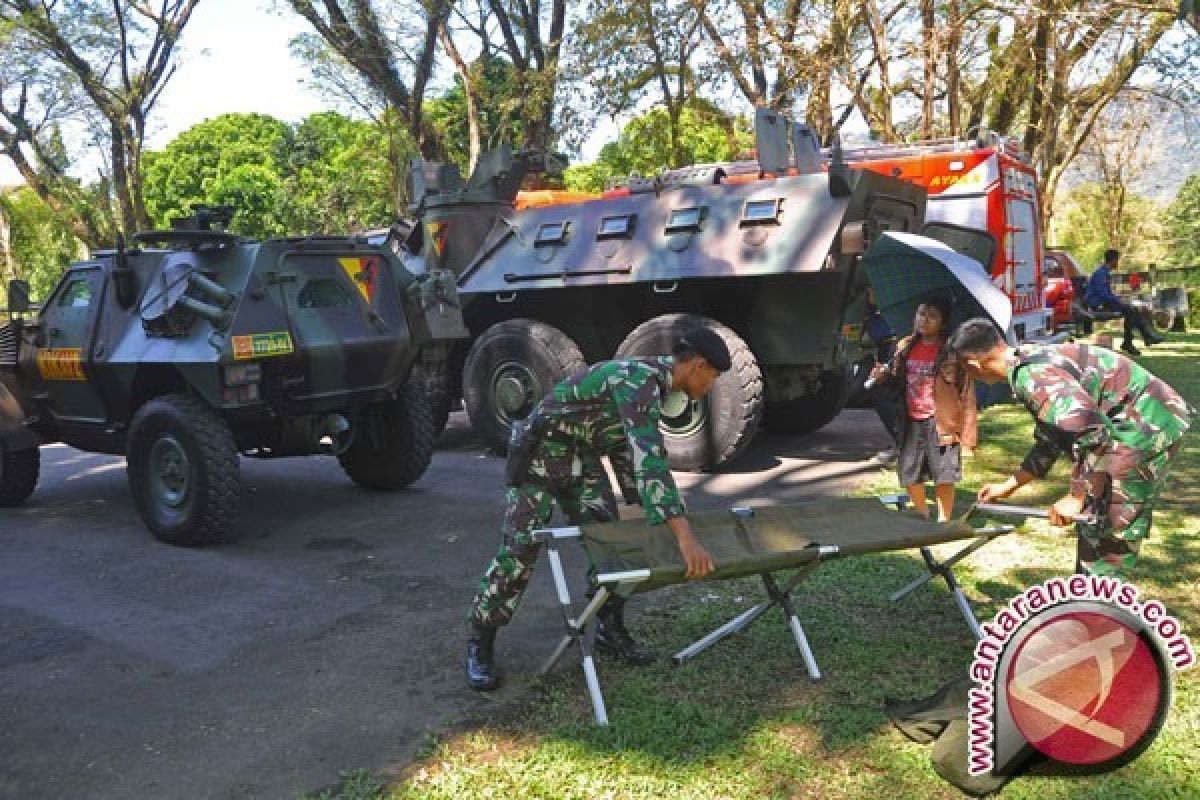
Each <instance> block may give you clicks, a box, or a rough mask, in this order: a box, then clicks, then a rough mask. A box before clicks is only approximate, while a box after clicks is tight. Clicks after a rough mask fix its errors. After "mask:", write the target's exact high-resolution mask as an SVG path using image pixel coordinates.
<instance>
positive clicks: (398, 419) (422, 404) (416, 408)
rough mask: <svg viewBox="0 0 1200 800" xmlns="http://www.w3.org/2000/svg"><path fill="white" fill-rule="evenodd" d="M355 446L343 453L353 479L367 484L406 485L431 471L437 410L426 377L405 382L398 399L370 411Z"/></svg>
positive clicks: (376, 486) (389, 487) (372, 486)
mask: <svg viewBox="0 0 1200 800" xmlns="http://www.w3.org/2000/svg"><path fill="white" fill-rule="evenodd" d="M365 414H366V415H369V419H367V420H364V423H365V424H360V426H359V428H360V429H359V430H358V431H357V432H356V434H355V436H354V443H353V444H352V445H350V449H349V450H347V451H346V452H345V453H343V454H342V455H340V456H338V461H339V462H340V463H341V465H342V469H343V470H345V472H346V474H347V475H349V476H350V480H352V481H354V482H355V483H357V484H358V485H359V486H362V487H363V488H365V489H375V490H377V491H385V492H390V491H395V490H396V489H403V488H404V487H405V486H408V485H409V484H410V483H412V482H413V481H415V480H417V479H418V478H420V477H421V476H422V475H424V474H425V470H427V469H429V463H430V461H432V460H433V443H434V440H435V439H436V438H437V436H436V435H435V434H434V432H433V415H432V412H431V411H430V408H429V397H428V395H427V394H426V393H425V387H424V384H423V382H422V381H409V382H407V383H405V384H404V385H403V386H401V387H400V391H399V392H398V393H397V394H396V398H395V399H394V400H390V401H388V402H385V403H377V404H376V405H373V406H371V407H370V408H368V409H367V410H366V412H365Z"/></svg>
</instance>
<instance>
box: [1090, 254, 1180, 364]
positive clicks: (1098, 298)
mask: <svg viewBox="0 0 1200 800" xmlns="http://www.w3.org/2000/svg"><path fill="white" fill-rule="evenodd" d="M1120 258H1121V254H1120V253H1119V252H1117V251H1116V250H1105V251H1104V263H1103V264H1101V265H1100V266H1098V267H1096V271H1095V272H1093V273H1092V276H1091V277H1090V278H1088V282H1087V291H1086V292H1085V293H1084V297H1083V302H1084V305H1086V306H1087V307H1088V308H1090V309H1092V310H1093V311H1117V312H1120V314H1121V317H1122V318H1123V319H1124V320H1125V338H1124V340H1123V341H1122V342H1121V349H1122V350H1124V351H1125V352H1126V353H1128V354H1129V355H1131V356H1140V355H1141V352H1140V351H1139V350H1138V349H1137V348H1136V347H1134V346H1133V332H1134V331H1135V330H1136V331H1137V332H1138V333H1140V334H1141V335H1142V341H1144V342H1145V343H1146V344H1147V345H1153V344H1159V343H1160V342H1164V341H1166V339H1164V338H1163V337H1162V336H1159V335H1158V334H1156V333H1155V332H1154V330H1153V329H1152V328H1151V327H1150V324H1149V323H1148V322H1147V321H1146V319H1145V318H1144V317H1143V316H1142V315H1141V314H1140V313H1138V310H1137V309H1136V308H1134V307H1133V306H1131V305H1129V303H1126V302H1124V301H1123V300H1121V298H1119V297H1117V295H1116V293H1115V292H1113V289H1112V271H1113V270H1114V269H1116V268H1117V262H1118V261H1120Z"/></svg>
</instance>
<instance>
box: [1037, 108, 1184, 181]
mask: <svg viewBox="0 0 1200 800" xmlns="http://www.w3.org/2000/svg"><path fill="white" fill-rule="evenodd" d="M1143 147H1153V148H1154V149H1155V150H1156V152H1154V153H1150V154H1149V156H1150V157H1149V158H1148V159H1147V160H1146V161H1147V166H1146V168H1145V170H1144V172H1143V174H1142V175H1141V176H1139V177H1138V179H1137V180H1135V181H1133V182H1132V183H1131V184H1130V188H1131V189H1132V190H1133V192H1134V193H1135V194H1138V195H1141V196H1142V197H1146V198H1149V199H1151V200H1153V201H1154V202H1156V203H1161V204H1163V205H1168V204H1169V203H1170V202H1171V201H1172V200H1174V199H1175V195H1176V194H1178V193H1179V187H1181V186H1183V182H1184V181H1186V180H1187V179H1188V178H1189V177H1190V176H1192V175H1195V174H1197V173H1200V108H1194V109H1193V110H1192V112H1191V114H1190V115H1189V114H1185V113H1184V112H1182V111H1177V112H1175V113H1171V114H1164V115H1163V116H1162V117H1160V118H1159V122H1158V124H1156V125H1155V127H1154V129H1153V130H1152V131H1151V132H1150V133H1149V134H1148V135H1146V136H1145V137H1143ZM1082 162H1083V159H1082V158H1081V159H1080V161H1079V162H1077V163H1076V164H1075V165H1073V166H1072V167H1071V168H1070V169H1069V170H1067V172H1066V174H1064V175H1063V180H1062V183H1061V185H1060V187H1059V192H1060V194H1059V195H1058V197H1059V198H1062V197H1064V196H1065V194H1066V193H1068V192H1070V191H1071V189H1073V188H1074V187H1076V186H1078V185H1079V184H1081V183H1086V182H1087V181H1088V180H1090V178H1089V177H1088V176H1087V172H1088V170H1087V169H1086V167H1082V166H1081V164H1082Z"/></svg>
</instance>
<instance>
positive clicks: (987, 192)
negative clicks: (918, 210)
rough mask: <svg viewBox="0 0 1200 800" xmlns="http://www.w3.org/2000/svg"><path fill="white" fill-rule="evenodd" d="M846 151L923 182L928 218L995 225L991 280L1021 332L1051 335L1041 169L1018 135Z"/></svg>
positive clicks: (868, 165)
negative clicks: (1044, 270)
mask: <svg viewBox="0 0 1200 800" xmlns="http://www.w3.org/2000/svg"><path fill="white" fill-rule="evenodd" d="M843 155H844V157H845V159H846V161H847V162H848V163H849V164H850V165H851V166H856V167H861V168H863V169H869V170H871V171H873V172H881V173H884V174H887V175H893V176H896V177H900V178H905V179H908V180H910V181H912V182H913V183H916V184H918V185H920V186H924V187H925V189H926V191H928V193H929V202H928V206H927V208H926V212H925V218H926V219H927V220H931V221H932V220H939V221H943V222H949V223H953V224H955V225H962V226H964V227H968V228H976V229H983V230H987V231H990V232H991V234H992V235H993V236H995V237H996V242H997V244H998V245H999V246H998V247H997V248H996V255H995V258H994V260H993V262H992V263H991V264H990V265H988V266H989V267H990V271H991V274H992V280H993V281H994V282H995V283H996V285H997V286H999V287H1000V288H1002V289H1003V290H1004V291H1005V292H1006V293H1007V294H1008V296H1009V297H1010V298H1012V304H1013V327H1014V329H1015V332H1016V334H1017V338H1018V339H1020V340H1024V339H1030V338H1042V337H1045V336H1048V335H1050V333H1051V332H1052V330H1053V322H1052V314H1051V311H1050V310H1049V309H1047V308H1046V303H1045V297H1044V293H1043V292H1044V285H1045V284H1044V277H1043V274H1042V252H1043V247H1042V233H1041V230H1042V226H1041V220H1040V215H1039V204H1038V194H1037V191H1038V190H1037V175H1036V173H1035V172H1034V169H1033V165H1032V163H1031V162H1030V160H1029V157H1028V156H1027V155H1025V154H1024V153H1023V152H1022V151H1021V149H1020V147H1019V145H1018V144H1017V142H1016V141H1015V140H1013V139H1009V138H1005V137H1002V136H999V135H997V134H987V135H985V136H981V137H979V138H977V139H974V140H962V139H943V140H934V141H927V142H920V143H916V144H904V145H872V146H868V147H860V148H846V149H844V150H843Z"/></svg>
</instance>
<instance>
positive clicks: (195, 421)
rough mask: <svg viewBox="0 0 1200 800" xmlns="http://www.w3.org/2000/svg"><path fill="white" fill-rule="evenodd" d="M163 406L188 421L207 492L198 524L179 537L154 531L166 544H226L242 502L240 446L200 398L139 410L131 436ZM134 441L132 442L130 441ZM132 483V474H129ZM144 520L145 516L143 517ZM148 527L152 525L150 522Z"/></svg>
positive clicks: (168, 399) (156, 402)
mask: <svg viewBox="0 0 1200 800" xmlns="http://www.w3.org/2000/svg"><path fill="white" fill-rule="evenodd" d="M160 406H169V407H171V408H172V409H174V410H175V411H176V412H177V413H178V414H179V415H181V416H183V417H184V418H186V419H187V420H188V422H189V423H190V425H191V427H192V431H193V433H194V438H195V439H196V442H197V444H198V445H199V447H200V457H201V460H202V462H203V468H204V472H205V475H206V476H207V483H208V491H207V493H206V494H205V496H204V498H203V502H202V503H201V507H200V515H199V519H198V520H197V522H196V523H195V524H194V525H192V526H191V527H190V528H189V529H188V530H186V531H182V532H181V533H179V534H178V535H168V534H164V533H163V532H161V531H156V530H154V529H153V528H151V532H152V533H154V535H155V537H156V538H158V539H159V540H161V541H163V542H166V543H167V544H174V545H183V546H200V545H209V544H217V543H220V542H223V541H226V540H227V539H228V537H229V533H230V530H231V529H232V527H233V520H234V518H235V517H236V515H237V509H238V505H239V502H240V500H241V487H242V482H241V469H240V462H239V459H238V450H237V444H236V443H235V441H234V438H233V433H232V432H231V431H230V430H229V426H228V425H226V424H225V420H223V419H221V417H220V416H219V415H218V414H217V413H216V412H215V411H213V410H212V409H211V408H209V407H208V406H207V405H206V404H205V403H204V402H203V401H201V400H200V399H199V398H196V397H193V396H191V395H187V394H168V395H163V396H161V397H156V398H155V399H153V400H150V401H149V402H147V403H146V404H145V405H143V406H142V407H141V409H139V410H138V413H137V415H135V417H134V420H133V424H132V425H131V426H130V430H131V433H132V435H134V436H136V430H137V426H138V420H139V418H144V417H145V416H148V415H149V414H152V413H154V411H155V410H156V409H157V408H158V407H160ZM131 441H132V438H131ZM130 478H131V480H132V478H133V473H132V471H131V472H130ZM131 488H132V489H133V495H134V498H135V500H137V502H138V506H139V509H138V510H139V511H141V510H142V509H141V499H140V497H141V495H140V492H139V490H138V489H137V487H131ZM142 516H143V519H145V518H146V514H145V513H143V515H142ZM147 527H150V526H149V522H148V521H147Z"/></svg>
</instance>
